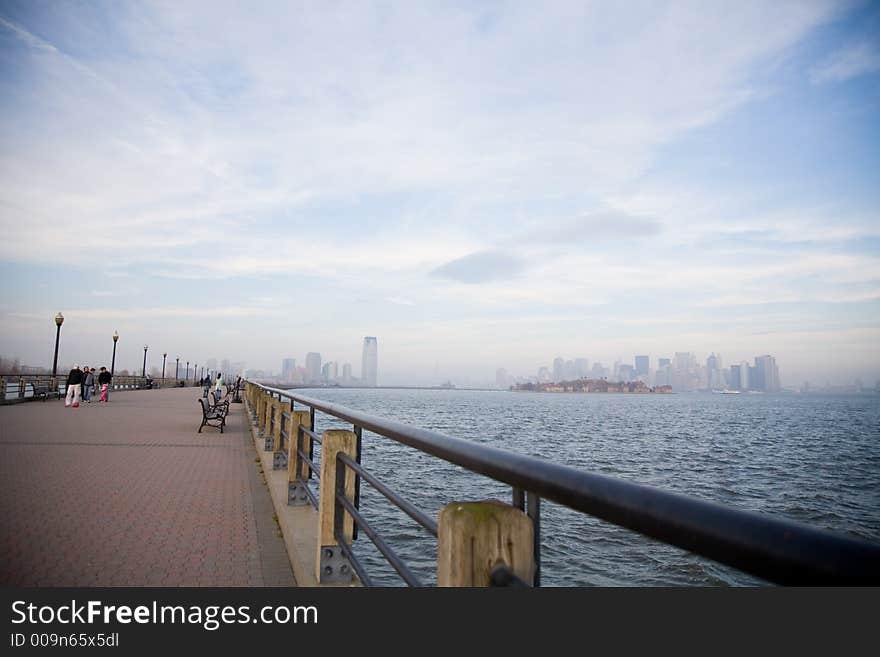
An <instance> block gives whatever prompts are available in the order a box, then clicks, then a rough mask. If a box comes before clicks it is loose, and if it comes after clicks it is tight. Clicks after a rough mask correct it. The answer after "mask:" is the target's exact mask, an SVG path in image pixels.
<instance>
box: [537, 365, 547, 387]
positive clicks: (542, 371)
mask: <svg viewBox="0 0 880 657" xmlns="http://www.w3.org/2000/svg"><path fill="white" fill-rule="evenodd" d="M549 382H550V369H549V368H547V367H541V368H538V383H549Z"/></svg>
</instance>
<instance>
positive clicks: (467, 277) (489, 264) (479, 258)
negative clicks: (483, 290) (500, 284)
mask: <svg viewBox="0 0 880 657" xmlns="http://www.w3.org/2000/svg"><path fill="white" fill-rule="evenodd" d="M525 268H526V266H525V262H524V261H523V260H522V259H520V258H518V257H516V256H513V255H510V254H508V253H503V252H499V251H482V252H479V253H472V254H470V255H467V256H464V257H463V258H458V259H456V260H452V261H451V262H447V263H446V264H445V265H442V266H440V267H437V268H436V269H434V270H433V271H432V272H431V275H432V276H439V277H441V278H449V279H452V280H454V281H459V282H461V283H488V282H490V281H504V280H509V279H511V278H515V277H516V276H518V275H519V274H521V273H522V272H524V271H525Z"/></svg>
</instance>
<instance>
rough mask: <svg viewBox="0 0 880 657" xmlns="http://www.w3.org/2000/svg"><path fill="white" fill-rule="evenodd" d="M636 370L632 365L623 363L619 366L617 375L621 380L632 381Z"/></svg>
mask: <svg viewBox="0 0 880 657" xmlns="http://www.w3.org/2000/svg"><path fill="white" fill-rule="evenodd" d="M634 374H635V370H634V368H633V366H632V365H627V364H625V363H624V364H622V365H619V366H618V367H617V377H618V380H619V381H626V382H629V381H632V380H633V376H634Z"/></svg>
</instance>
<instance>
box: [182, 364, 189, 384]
mask: <svg viewBox="0 0 880 657" xmlns="http://www.w3.org/2000/svg"><path fill="white" fill-rule="evenodd" d="M183 380H184V381H188V380H189V361H186V376H185V377H183Z"/></svg>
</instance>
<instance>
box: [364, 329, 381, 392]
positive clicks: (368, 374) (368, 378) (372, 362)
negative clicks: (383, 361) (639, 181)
mask: <svg viewBox="0 0 880 657" xmlns="http://www.w3.org/2000/svg"><path fill="white" fill-rule="evenodd" d="M378 361H379V344H378V342H377V340H376V338H373V337H366V338H364V352H363V356H362V357H361V383H363V384H364V385H365V386H369V387H371V388H375V387H376V386H377V385H378V380H379V362H378Z"/></svg>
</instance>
